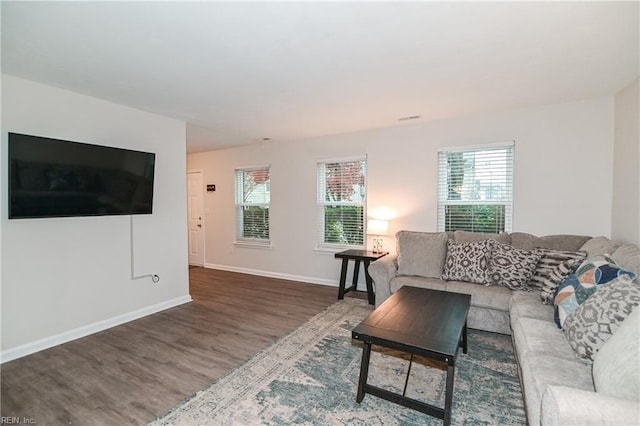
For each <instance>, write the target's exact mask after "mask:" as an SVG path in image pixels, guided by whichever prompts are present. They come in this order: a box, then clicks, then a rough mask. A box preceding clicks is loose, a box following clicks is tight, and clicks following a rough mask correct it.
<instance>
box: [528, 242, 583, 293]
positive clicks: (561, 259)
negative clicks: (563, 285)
mask: <svg viewBox="0 0 640 426" xmlns="http://www.w3.org/2000/svg"><path fill="white" fill-rule="evenodd" d="M538 250H540V251H541V252H542V257H541V258H540V261H539V262H538V264H537V265H536V271H535V273H534V274H533V277H531V280H530V281H529V287H531V288H539V289H542V288H545V285H546V288H550V287H553V290H551V294H553V293H554V292H555V290H556V288H557V287H558V285H560V282H561V281H562V279H563V278H564V277H565V276H566V275H568V274H569V273H571V271H569V272H567V273H566V274H565V275H564V276H562V274H561V273H558V272H560V268H561V267H562V264H563V263H566V262H567V261H568V260H576V261H578V263H577V264H576V265H575V266H578V265H579V264H580V263H582V261H583V260H584V259H585V258H586V256H587V252H585V251H561V250H550V249H538ZM574 263H575V262H574ZM552 274H553V276H552ZM558 276H562V278H561V279H560V280H559V281H558V282H555V280H556V278H557V277H558Z"/></svg>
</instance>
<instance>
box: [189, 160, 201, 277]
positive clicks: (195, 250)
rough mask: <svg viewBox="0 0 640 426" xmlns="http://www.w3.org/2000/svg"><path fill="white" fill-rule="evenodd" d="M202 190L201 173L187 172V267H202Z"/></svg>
mask: <svg viewBox="0 0 640 426" xmlns="http://www.w3.org/2000/svg"><path fill="white" fill-rule="evenodd" d="M203 190H204V188H203V184H202V172H200V171H197V172H188V173H187V198H188V200H189V201H188V202H189V205H188V210H189V212H188V213H189V265H198V266H203V265H204V221H203V220H202V219H203V213H204V204H203Z"/></svg>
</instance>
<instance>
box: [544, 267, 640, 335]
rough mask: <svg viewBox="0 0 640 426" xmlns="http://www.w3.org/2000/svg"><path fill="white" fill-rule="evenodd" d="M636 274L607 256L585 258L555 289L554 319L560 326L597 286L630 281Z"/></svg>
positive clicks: (560, 326)
mask: <svg viewBox="0 0 640 426" xmlns="http://www.w3.org/2000/svg"><path fill="white" fill-rule="evenodd" d="M636 276H637V275H636V274H635V273H634V272H630V271H627V270H624V269H622V268H621V267H619V266H618V265H616V263H615V262H614V261H613V260H612V259H611V258H609V257H607V256H595V257H593V258H590V259H587V260H585V261H584V262H582V264H581V265H580V266H579V267H578V269H576V271H575V272H574V273H573V274H570V275H568V276H567V277H566V278H565V279H564V280H562V283H561V284H560V286H559V287H558V289H557V290H556V293H555V295H554V298H553V305H554V318H553V319H554V321H555V323H556V325H557V326H558V328H562V327H563V325H564V322H565V320H566V319H567V317H569V315H571V314H572V313H573V311H575V310H576V308H577V307H578V306H580V305H581V304H582V303H584V301H585V300H587V298H588V297H589V296H591V295H592V294H593V293H595V292H596V291H597V290H598V287H599V286H602V285H606V284H610V283H612V282H616V281H628V282H631V281H633V280H634V279H636Z"/></svg>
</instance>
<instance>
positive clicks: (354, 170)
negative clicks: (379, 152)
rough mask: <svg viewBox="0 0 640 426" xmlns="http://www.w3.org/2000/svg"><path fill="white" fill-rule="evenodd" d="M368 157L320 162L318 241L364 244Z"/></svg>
mask: <svg viewBox="0 0 640 426" xmlns="http://www.w3.org/2000/svg"><path fill="white" fill-rule="evenodd" d="M366 177H367V160H366V158H359V159H353V160H341V161H326V162H319V163H318V244H319V246H320V247H322V246H324V247H332V246H348V247H349V246H350V247H357V248H364V246H365V230H364V218H365V207H366V202H367V184H366V181H367V179H366Z"/></svg>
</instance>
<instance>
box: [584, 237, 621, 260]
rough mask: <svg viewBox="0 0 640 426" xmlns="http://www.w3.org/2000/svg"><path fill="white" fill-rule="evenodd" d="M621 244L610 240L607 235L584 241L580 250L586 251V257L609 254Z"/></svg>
mask: <svg viewBox="0 0 640 426" xmlns="http://www.w3.org/2000/svg"><path fill="white" fill-rule="evenodd" d="M621 245H622V243H619V242H617V241H613V240H610V239H609V238H607V237H595V238H592V239H590V240H589V241H587V242H586V243H584V245H583V246H582V247H580V250H582V251H586V252H587V256H588V257H593V256H605V255H606V256H611V254H613V252H614V251H615V250H616V249H617V248H618V247H620V246H621Z"/></svg>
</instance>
